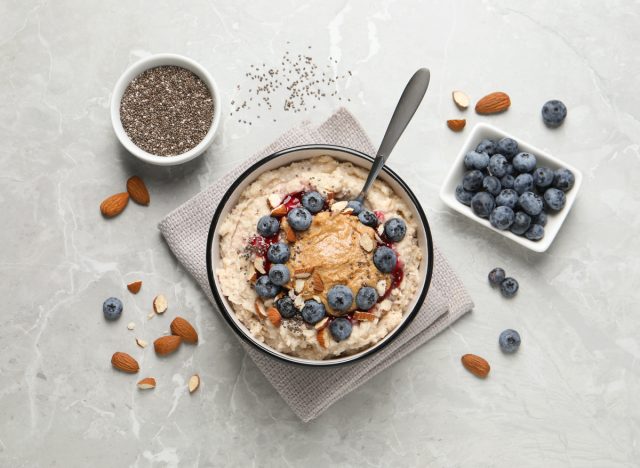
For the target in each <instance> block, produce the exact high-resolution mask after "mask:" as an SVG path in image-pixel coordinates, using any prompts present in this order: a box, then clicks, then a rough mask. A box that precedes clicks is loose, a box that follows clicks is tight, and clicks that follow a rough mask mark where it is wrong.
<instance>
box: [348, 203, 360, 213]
mask: <svg viewBox="0 0 640 468" xmlns="http://www.w3.org/2000/svg"><path fill="white" fill-rule="evenodd" d="M347 208H351V209H352V210H353V214H354V215H359V214H360V212H361V211H362V202H359V201H358V200H351V201H350V202H349V203H347Z"/></svg>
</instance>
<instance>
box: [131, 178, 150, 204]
mask: <svg viewBox="0 0 640 468" xmlns="http://www.w3.org/2000/svg"><path fill="white" fill-rule="evenodd" d="M127 192H129V195H130V196H131V199H132V200H133V201H134V202H136V203H138V204H140V205H148V204H149V201H150V198H149V191H148V190H147V186H146V185H144V182H143V181H142V179H141V178H140V177H138V176H133V177H129V180H127Z"/></svg>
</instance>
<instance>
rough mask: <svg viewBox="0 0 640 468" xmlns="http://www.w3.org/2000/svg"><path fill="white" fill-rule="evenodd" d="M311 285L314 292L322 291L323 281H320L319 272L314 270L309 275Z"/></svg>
mask: <svg viewBox="0 0 640 468" xmlns="http://www.w3.org/2000/svg"><path fill="white" fill-rule="evenodd" d="M310 281H311V287H312V288H313V290H314V291H315V292H322V291H324V283H323V282H322V278H321V277H320V273H318V272H317V271H314V272H313V274H312V275H311V280H310Z"/></svg>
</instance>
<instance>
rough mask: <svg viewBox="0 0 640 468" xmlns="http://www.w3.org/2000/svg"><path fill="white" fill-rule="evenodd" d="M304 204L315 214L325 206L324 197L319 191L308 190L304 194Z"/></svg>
mask: <svg viewBox="0 0 640 468" xmlns="http://www.w3.org/2000/svg"><path fill="white" fill-rule="evenodd" d="M302 206H304V207H305V208H306V209H307V210H309V211H310V212H311V213H314V214H315V213H317V212H319V211H320V210H321V209H322V208H323V207H324V197H323V196H322V195H320V194H319V193H318V192H307V193H305V194H304V195H303V196H302Z"/></svg>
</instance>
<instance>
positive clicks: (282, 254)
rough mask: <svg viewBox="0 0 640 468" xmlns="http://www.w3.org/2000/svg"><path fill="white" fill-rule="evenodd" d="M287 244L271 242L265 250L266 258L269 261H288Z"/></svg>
mask: <svg viewBox="0 0 640 468" xmlns="http://www.w3.org/2000/svg"><path fill="white" fill-rule="evenodd" d="M289 256H290V252H289V246H288V245H287V244H285V243H284V242H277V243H275V244H271V245H270V246H269V249H268V250H267V259H268V260H269V261H270V262H271V263H287V262H288V261H289Z"/></svg>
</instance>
